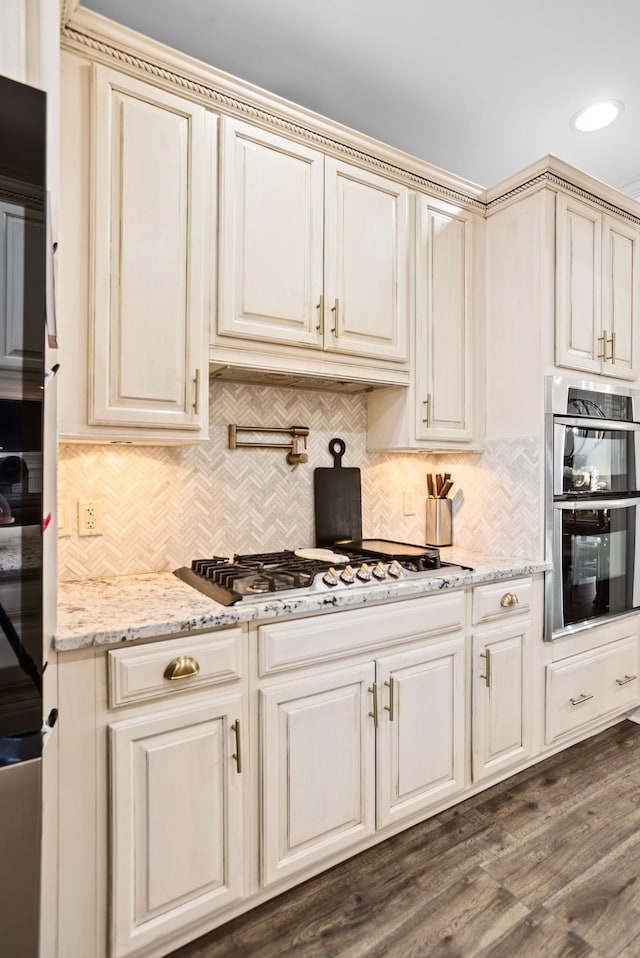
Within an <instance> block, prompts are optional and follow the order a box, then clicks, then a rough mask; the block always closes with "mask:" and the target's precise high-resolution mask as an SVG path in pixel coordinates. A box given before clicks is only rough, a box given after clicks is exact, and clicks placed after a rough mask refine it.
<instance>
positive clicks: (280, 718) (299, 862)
mask: <svg viewBox="0 0 640 958" xmlns="http://www.w3.org/2000/svg"><path fill="white" fill-rule="evenodd" d="M373 683H374V668H373V665H370V664H366V665H361V666H354V667H352V668H348V669H342V670H341V671H340V672H338V673H330V674H329V675H327V674H325V675H322V676H317V677H314V678H310V679H306V680H300V681H298V682H293V683H289V684H286V685H284V686H278V687H276V688H273V689H270V690H268V691H265V690H263V691H262V692H261V694H260V705H261V708H260V721H261V730H262V736H261V737H262V754H263V789H264V797H263V806H264V807H263V825H262V852H263V880H264V883H265V884H269V883H271V882H273V881H277V880H278V879H280V878H282V877H284V876H286V875H289V874H291V873H293V872H295V871H297V870H298V869H299V868H300V867H303V866H304V865H306V864H307V863H308V862H309V861H315V860H318V859H321V858H324V857H327V856H328V855H330V854H332V853H337V852H339V851H340V850H341V849H343V848H345V847H347V846H349V845H351V844H353V843H354V842H355V841H357V840H358V839H360V838H364V837H365V836H367V835H370V834H371V833H372V832H373V831H374V830H375V803H374V781H375V729H374V723H373V721H372V719H371V718H370V716H369V714H368V713H369V712H370V711H371V710H372V702H373V695H372V693H371V692H370V691H369V690H370V689H371V688H372V687H373Z"/></svg>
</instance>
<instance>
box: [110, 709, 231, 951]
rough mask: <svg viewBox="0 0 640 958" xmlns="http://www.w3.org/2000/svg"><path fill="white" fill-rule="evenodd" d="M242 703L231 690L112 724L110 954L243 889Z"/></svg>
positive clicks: (218, 905)
mask: <svg viewBox="0 0 640 958" xmlns="http://www.w3.org/2000/svg"><path fill="white" fill-rule="evenodd" d="M241 706H242V700H241V696H240V695H230V696H226V697H224V698H219V699H218V700H217V701H216V700H215V699H212V700H211V701H210V702H207V704H206V705H202V704H199V705H197V706H193V705H191V706H188V707H182V708H173V709H171V710H167V711H165V712H158V713H156V714H155V715H154V716H153V717H152V718H142V719H130V720H126V721H123V722H118V723H116V724H114V725H112V726H111V727H110V729H109V735H110V746H111V785H110V799H111V801H110V804H111V814H112V822H111V853H112V862H111V873H112V890H111V896H112V923H113V927H112V937H113V942H114V949H113V953H114V954H115V955H116V956H120V955H128V954H132V953H136V954H137V953H138V952H139V950H140V949H143V948H144V947H145V946H151V945H152V944H153V943H155V942H157V941H158V940H159V939H161V938H163V937H164V936H168V935H170V934H171V933H173V932H175V931H177V930H179V929H180V928H183V927H188V926H189V925H190V924H191V923H193V922H196V921H197V920H198V919H202V918H205V917H207V916H209V915H211V914H214V913H215V912H216V911H219V910H222V909H224V908H225V907H226V906H227V905H229V904H231V903H232V902H233V901H235V900H236V899H237V898H239V897H241V895H242V856H243V828H242V819H243V797H242V793H243V789H242V775H241V774H238V773H239V771H240V770H239V768H238V765H237V761H236V760H235V759H234V756H233V753H234V752H235V754H236V755H237V754H238V751H237V750H238V745H237V739H236V729H234V728H233V727H232V726H233V723H235V722H238V720H239V719H240V717H241Z"/></svg>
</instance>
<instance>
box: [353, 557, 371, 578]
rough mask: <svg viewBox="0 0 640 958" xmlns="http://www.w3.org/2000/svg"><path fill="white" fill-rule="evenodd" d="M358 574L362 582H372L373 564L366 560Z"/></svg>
mask: <svg viewBox="0 0 640 958" xmlns="http://www.w3.org/2000/svg"><path fill="white" fill-rule="evenodd" d="M356 575H357V576H358V578H359V579H360V581H361V582H371V566H370V565H367V563H366V562H363V563H362V565H361V566H360V568H359V569H358V571H357V572H356Z"/></svg>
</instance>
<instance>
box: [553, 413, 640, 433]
mask: <svg viewBox="0 0 640 958" xmlns="http://www.w3.org/2000/svg"><path fill="white" fill-rule="evenodd" d="M553 424H554V426H575V427H576V428H577V429H586V430H588V431H589V432H616V431H618V432H638V430H640V424H639V423H637V422H627V420H626V419H600V418H599V416H593V417H591V416H554V417H553Z"/></svg>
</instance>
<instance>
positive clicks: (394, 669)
mask: <svg viewBox="0 0 640 958" xmlns="http://www.w3.org/2000/svg"><path fill="white" fill-rule="evenodd" d="M464 662H465V657H464V635H458V636H456V637H455V638H452V639H448V640H447V641H444V642H436V643H435V644H432V645H429V646H427V647H424V648H420V649H415V650H412V651H410V652H401V653H400V654H398V655H392V656H388V657H385V658H383V659H379V660H378V662H377V669H376V675H377V688H378V695H379V696H380V701H381V710H380V712H379V727H378V750H377V760H378V788H377V817H378V827H379V828H382V827H384V826H385V825H389V824H391V823H392V822H395V821H397V820H398V819H401V818H404V817H406V816H408V815H411V814H413V813H415V812H419V811H422V810H423V809H425V808H428V807H429V806H430V805H433V804H435V803H436V802H439V801H441V800H442V799H444V798H447V797H448V796H449V795H454V794H456V792H459V791H462V790H463V789H464V784H465V783H464V765H465V707H464V698H465V695H464V688H465V681H464V675H465V666H464Z"/></svg>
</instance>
